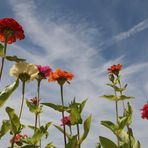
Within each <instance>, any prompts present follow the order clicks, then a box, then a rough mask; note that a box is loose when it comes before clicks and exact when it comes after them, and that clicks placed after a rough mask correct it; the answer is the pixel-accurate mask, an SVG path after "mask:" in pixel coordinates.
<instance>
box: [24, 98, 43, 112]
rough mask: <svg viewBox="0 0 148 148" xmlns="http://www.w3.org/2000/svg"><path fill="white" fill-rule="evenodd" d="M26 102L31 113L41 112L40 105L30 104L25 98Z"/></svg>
mask: <svg viewBox="0 0 148 148" xmlns="http://www.w3.org/2000/svg"><path fill="white" fill-rule="evenodd" d="M26 104H27V106H28V108H29V111H30V112H32V113H40V112H41V107H40V106H37V105H34V104H32V103H31V102H29V101H28V100H27V99H26Z"/></svg>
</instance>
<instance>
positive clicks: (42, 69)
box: [36, 65, 51, 79]
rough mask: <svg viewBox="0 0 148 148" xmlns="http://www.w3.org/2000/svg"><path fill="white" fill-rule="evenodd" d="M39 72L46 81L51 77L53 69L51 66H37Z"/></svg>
mask: <svg viewBox="0 0 148 148" xmlns="http://www.w3.org/2000/svg"><path fill="white" fill-rule="evenodd" d="M36 66H37V68H38V71H39V74H38V75H39V76H40V77H41V78H42V79H46V78H47V77H49V75H50V72H51V68H50V67H49V66H41V65H36Z"/></svg>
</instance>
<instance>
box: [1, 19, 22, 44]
mask: <svg viewBox="0 0 148 148" xmlns="http://www.w3.org/2000/svg"><path fill="white" fill-rule="evenodd" d="M6 37H7V38H8V41H7V43H8V44H11V43H13V42H16V40H22V39H24V38H25V35H24V30H23V29H22V26H21V25H20V24H19V23H18V22H17V21H16V20H14V19H12V18H3V19H0V41H1V42H5V39H6Z"/></svg>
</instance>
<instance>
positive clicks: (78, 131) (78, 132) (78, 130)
mask: <svg viewBox="0 0 148 148" xmlns="http://www.w3.org/2000/svg"><path fill="white" fill-rule="evenodd" d="M77 134H78V148H80V144H79V142H80V141H79V140H80V129H79V124H77Z"/></svg>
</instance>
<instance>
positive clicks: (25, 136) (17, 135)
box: [10, 134, 28, 143]
mask: <svg viewBox="0 0 148 148" xmlns="http://www.w3.org/2000/svg"><path fill="white" fill-rule="evenodd" d="M27 137H28V136H27V135H21V134H16V136H15V137H13V138H12V139H11V140H10V142H11V143H12V142H14V143H18V142H21V140H23V139H25V138H27Z"/></svg>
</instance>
